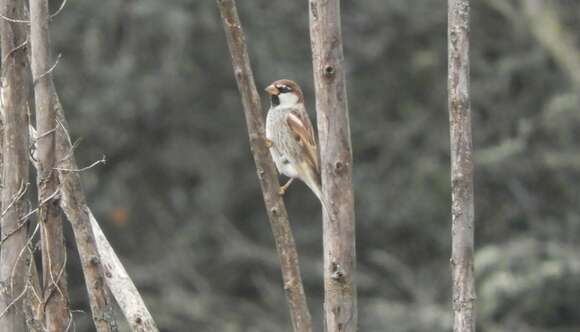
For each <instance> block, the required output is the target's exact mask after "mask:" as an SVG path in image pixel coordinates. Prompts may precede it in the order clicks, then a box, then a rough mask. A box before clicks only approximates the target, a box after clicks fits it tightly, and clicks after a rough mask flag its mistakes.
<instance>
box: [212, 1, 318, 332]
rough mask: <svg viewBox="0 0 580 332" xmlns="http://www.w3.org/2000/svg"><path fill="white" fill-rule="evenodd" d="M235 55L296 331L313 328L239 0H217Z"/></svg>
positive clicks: (238, 78)
mask: <svg viewBox="0 0 580 332" xmlns="http://www.w3.org/2000/svg"><path fill="white" fill-rule="evenodd" d="M217 4H218V7H219V10H220V13H221V17H222V20H223V23H224V28H225V32H226V37H227V41H228V46H229V49H230V54H231V56H232V64H233V67H234V74H235V76H236V81H237V83H238V89H239V90H240V95H241V97H242V104H243V106H244V114H245V117H246V124H247V127H248V134H249V138H250V146H251V148H252V154H253V156H254V162H255V163H256V169H257V172H258V178H259V180H260V186H261V187H262V193H263V196H264V203H265V205H266V209H267V211H268V217H269V220H270V225H271V227H272V233H273V234H274V240H275V242H276V249H277V251H278V256H279V258H280V267H281V269H282V278H283V281H284V290H285V291H286V298H287V300H288V304H289V307H290V316H291V319H292V326H293V327H294V331H305V332H306V331H312V322H311V318H310V312H309V311H308V305H307V303H306V295H305V294H304V287H303V285H302V278H301V276H300V268H299V265H298V253H297V250H296V244H295V243H294V237H293V235H292V230H291V229H290V224H289V222H288V215H287V213H286V207H285V206H284V201H283V200H282V197H280V196H279V195H278V188H279V187H280V183H279V182H278V177H277V172H276V169H275V168H274V164H273V162H272V157H271V156H270V152H269V150H268V147H267V146H266V141H265V131H264V120H263V118H262V113H261V110H262V106H261V105H260V98H259V95H258V92H257V90H256V85H255V82H254V74H253V73H252V69H251V66H250V59H249V55H248V50H247V47H246V41H245V36H244V32H243V31H242V26H241V23H240V19H239V17H238V12H237V9H236V4H235V0H217Z"/></svg>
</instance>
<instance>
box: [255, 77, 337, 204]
mask: <svg viewBox="0 0 580 332" xmlns="http://www.w3.org/2000/svg"><path fill="white" fill-rule="evenodd" d="M265 91H266V92H267V93H268V95H269V97H270V101H271V105H270V109H269V110H268V114H267V116H266V145H267V146H268V148H269V149H270V154H271V155H272V159H273V160H274V164H275V165H276V168H277V169H278V172H279V173H281V174H283V175H285V176H287V177H288V178H289V180H288V181H287V182H286V184H284V185H283V186H281V187H280V189H279V192H278V193H279V194H280V195H284V194H285V193H286V191H287V190H288V187H289V186H290V184H291V183H292V182H293V181H294V179H299V180H301V181H302V182H304V183H305V184H306V185H307V186H308V188H310V190H311V191H312V192H313V193H314V194H315V195H316V197H317V198H318V199H319V200H320V203H321V204H322V205H323V208H325V209H326V204H325V202H324V199H323V198H322V186H321V180H320V163H319V159H318V147H317V144H316V136H315V134H314V128H313V127H312V123H311V122H310V118H309V117H308V113H307V112H306V107H305V106H304V94H303V93H302V90H301V89H300V86H299V85H298V84H297V83H296V82H294V81H291V80H288V79H281V80H277V81H275V82H273V83H272V84H270V85H268V86H267V87H266V89H265Z"/></svg>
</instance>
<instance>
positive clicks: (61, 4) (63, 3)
mask: <svg viewBox="0 0 580 332" xmlns="http://www.w3.org/2000/svg"><path fill="white" fill-rule="evenodd" d="M66 3H67V0H63V1H62V2H61V3H60V7H58V9H57V10H56V11H55V12H54V13H53V14H52V15H50V19H51V20H52V19H53V18H55V17H56V16H58V14H60V12H61V11H62V10H63V9H64V6H65V5H66Z"/></svg>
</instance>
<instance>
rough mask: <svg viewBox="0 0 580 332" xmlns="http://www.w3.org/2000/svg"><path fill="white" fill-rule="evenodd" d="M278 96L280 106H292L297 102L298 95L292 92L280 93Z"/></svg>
mask: <svg viewBox="0 0 580 332" xmlns="http://www.w3.org/2000/svg"><path fill="white" fill-rule="evenodd" d="M278 98H280V106H293V105H296V103H297V102H298V96H297V95H295V94H293V93H281V94H279V95H278Z"/></svg>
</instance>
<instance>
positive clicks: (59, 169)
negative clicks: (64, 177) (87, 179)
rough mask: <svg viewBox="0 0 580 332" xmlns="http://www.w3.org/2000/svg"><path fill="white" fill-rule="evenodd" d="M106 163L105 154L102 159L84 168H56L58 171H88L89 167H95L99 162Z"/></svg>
mask: <svg viewBox="0 0 580 332" xmlns="http://www.w3.org/2000/svg"><path fill="white" fill-rule="evenodd" d="M106 163H107V160H106V158H105V155H103V157H102V158H101V159H99V160H97V161H95V162H94V163H92V164H90V165H89V166H87V167H83V168H80V169H71V168H60V167H55V168H54V169H55V170H57V171H61V172H84V171H87V170H89V169H91V168H93V167H95V166H97V165H99V164H103V165H104V164H106Z"/></svg>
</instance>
